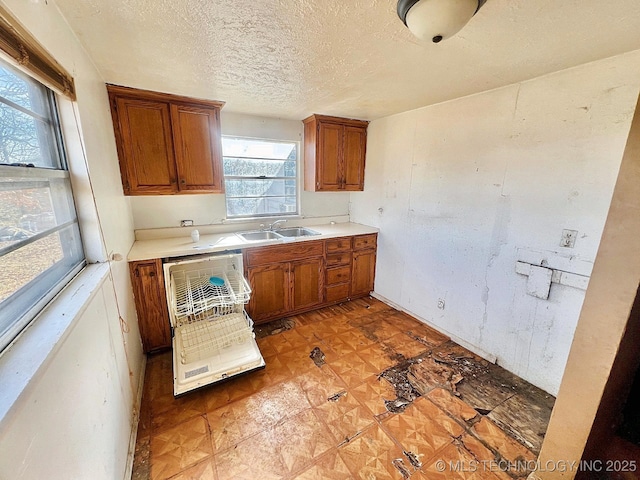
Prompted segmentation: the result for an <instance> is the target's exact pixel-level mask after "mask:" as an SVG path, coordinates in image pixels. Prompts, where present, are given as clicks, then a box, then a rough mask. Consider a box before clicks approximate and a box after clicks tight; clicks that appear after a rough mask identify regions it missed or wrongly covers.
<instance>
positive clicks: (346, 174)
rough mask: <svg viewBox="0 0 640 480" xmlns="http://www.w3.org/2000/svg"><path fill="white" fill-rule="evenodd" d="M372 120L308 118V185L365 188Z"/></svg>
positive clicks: (307, 187)
mask: <svg viewBox="0 0 640 480" xmlns="http://www.w3.org/2000/svg"><path fill="white" fill-rule="evenodd" d="M368 124H369V122H365V121H362V120H351V119H347V118H339V117H328V116H325V115H311V116H310V117H309V118H306V119H305V120H304V162H305V165H304V188H305V190H310V191H314V192H321V191H324V192H328V191H358V190H359V191H362V190H363V189H364V164H365V153H366V147H367V125H368Z"/></svg>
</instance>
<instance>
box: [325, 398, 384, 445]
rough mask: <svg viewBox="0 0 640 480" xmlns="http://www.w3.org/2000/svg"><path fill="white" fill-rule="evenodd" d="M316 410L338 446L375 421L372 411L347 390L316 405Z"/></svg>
mask: <svg viewBox="0 0 640 480" xmlns="http://www.w3.org/2000/svg"><path fill="white" fill-rule="evenodd" d="M315 411H316V413H317V415H318V417H319V418H321V419H322V421H323V422H324V423H325V425H327V427H328V429H329V431H330V433H331V435H332V437H333V439H334V440H335V443H334V445H336V446H337V445H340V444H342V443H344V442H349V441H351V440H352V439H353V438H355V437H356V436H357V435H359V434H360V433H361V432H362V431H364V430H366V429H367V428H368V427H370V426H371V425H373V423H374V418H373V415H372V414H371V412H370V411H369V410H368V409H367V408H365V407H363V406H362V405H361V404H360V402H358V400H357V399H356V398H355V397H354V396H353V395H352V394H350V393H349V392H346V391H345V392H343V394H342V395H339V396H336V397H335V398H334V399H332V400H331V401H328V402H325V403H323V404H322V405H320V406H318V407H316V408H315Z"/></svg>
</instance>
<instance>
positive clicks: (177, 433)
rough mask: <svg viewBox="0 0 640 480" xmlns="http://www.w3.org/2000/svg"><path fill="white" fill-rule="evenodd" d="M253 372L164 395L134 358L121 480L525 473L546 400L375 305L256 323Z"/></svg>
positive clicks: (159, 375) (152, 371)
mask: <svg viewBox="0 0 640 480" xmlns="http://www.w3.org/2000/svg"><path fill="white" fill-rule="evenodd" d="M256 337H257V338H258V345H259V346H260V349H261V351H262V354H263V356H264V357H265V360H266V364H267V367H266V368H265V369H264V370H261V371H258V372H253V373H250V374H248V375H245V376H242V377H239V378H236V379H232V380H230V381H228V382H226V383H222V384H218V385H213V386H210V387H207V388H205V389H203V390H201V391H197V392H193V393H191V394H188V395H186V396H184V397H182V398H179V399H174V398H173V395H172V379H173V375H172V372H171V354H170V353H165V354H160V355H155V356H151V357H150V358H149V360H148V363H147V371H146V375H145V386H144V392H143V399H142V407H141V412H140V423H139V428H138V438H137V444H136V454H135V459H134V471H133V477H132V478H133V479H134V480H147V479H153V480H160V479H167V478H171V479H176V480H177V479H181V480H183V479H199V480H211V479H216V480H225V479H247V480H254V479H318V480H320V479H336V480H337V479H351V478H359V479H363V480H364V479H376V480H381V479H403V478H411V479H414V480H419V479H427V478H428V479H443V480H444V479H446V480H456V479H474V480H497V479H503V480H509V479H517V478H526V476H527V475H528V473H529V471H528V470H527V467H528V466H529V465H531V463H529V464H528V463H527V461H532V460H535V459H536V457H537V453H538V451H539V449H540V445H541V443H542V438H543V436H544V432H545V431H546V427H547V423H548V420H549V416H550V414H551V409H552V407H553V402H554V398H553V397H552V396H550V395H548V394H546V393H544V392H542V391H541V390H539V389H537V388H535V387H533V386H532V385H530V384H528V383H526V382H525V381H523V380H522V379H520V378H518V377H516V376H514V375H512V374H510V373H508V372H506V371H505V370H504V369H502V368H500V367H497V366H495V365H493V364H489V363H488V362H486V361H484V360H482V359H481V358H479V357H477V356H475V355H474V354H472V353H471V352H469V351H468V350H466V349H464V348H462V347H460V346H459V345H457V344H455V343H454V342H452V341H450V340H449V338H447V337H445V336H443V335H441V334H440V333H438V332H436V331H435V330H433V329H431V328H429V327H427V326H425V325H424V324H422V323H421V322H418V321H417V320H415V319H413V318H412V317H410V316H408V315H406V314H404V313H401V312H398V311H396V310H394V309H391V308H390V307H389V306H387V305H385V304H384V303H382V302H379V301H377V300H374V299H364V300H355V301H352V302H348V303H345V304H341V305H338V306H333V307H327V308H324V309H322V310H318V311H315V312H310V313H307V314H303V315H298V316H295V317H290V318H288V319H285V320H281V321H278V322H273V323H271V324H267V325H263V326H260V327H257V328H256Z"/></svg>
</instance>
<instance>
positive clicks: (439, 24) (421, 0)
mask: <svg viewBox="0 0 640 480" xmlns="http://www.w3.org/2000/svg"><path fill="white" fill-rule="evenodd" d="M486 1H487V0H398V16H399V17H400V20H402V21H403V22H404V24H405V25H406V26H407V27H408V28H409V30H410V31H411V33H413V34H414V35H415V36H416V37H418V38H420V39H423V40H430V41H432V42H433V43H440V42H441V41H442V40H446V39H447V38H449V37H451V36H453V35H455V34H456V33H458V32H459V31H460V30H461V29H462V27H464V26H465V25H466V24H467V23H468V22H469V20H471V18H472V17H473V16H474V15H475V14H476V12H477V11H478V10H480V7H482V5H484V4H485V2H486Z"/></svg>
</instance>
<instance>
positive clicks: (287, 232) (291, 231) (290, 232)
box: [278, 227, 320, 237]
mask: <svg viewBox="0 0 640 480" xmlns="http://www.w3.org/2000/svg"><path fill="white" fill-rule="evenodd" d="M278 234H280V235H282V236H283V237H310V236H312V235H320V232H316V231H315V230H311V229H310V228H304V227H290V228H281V229H280V230H278Z"/></svg>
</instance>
